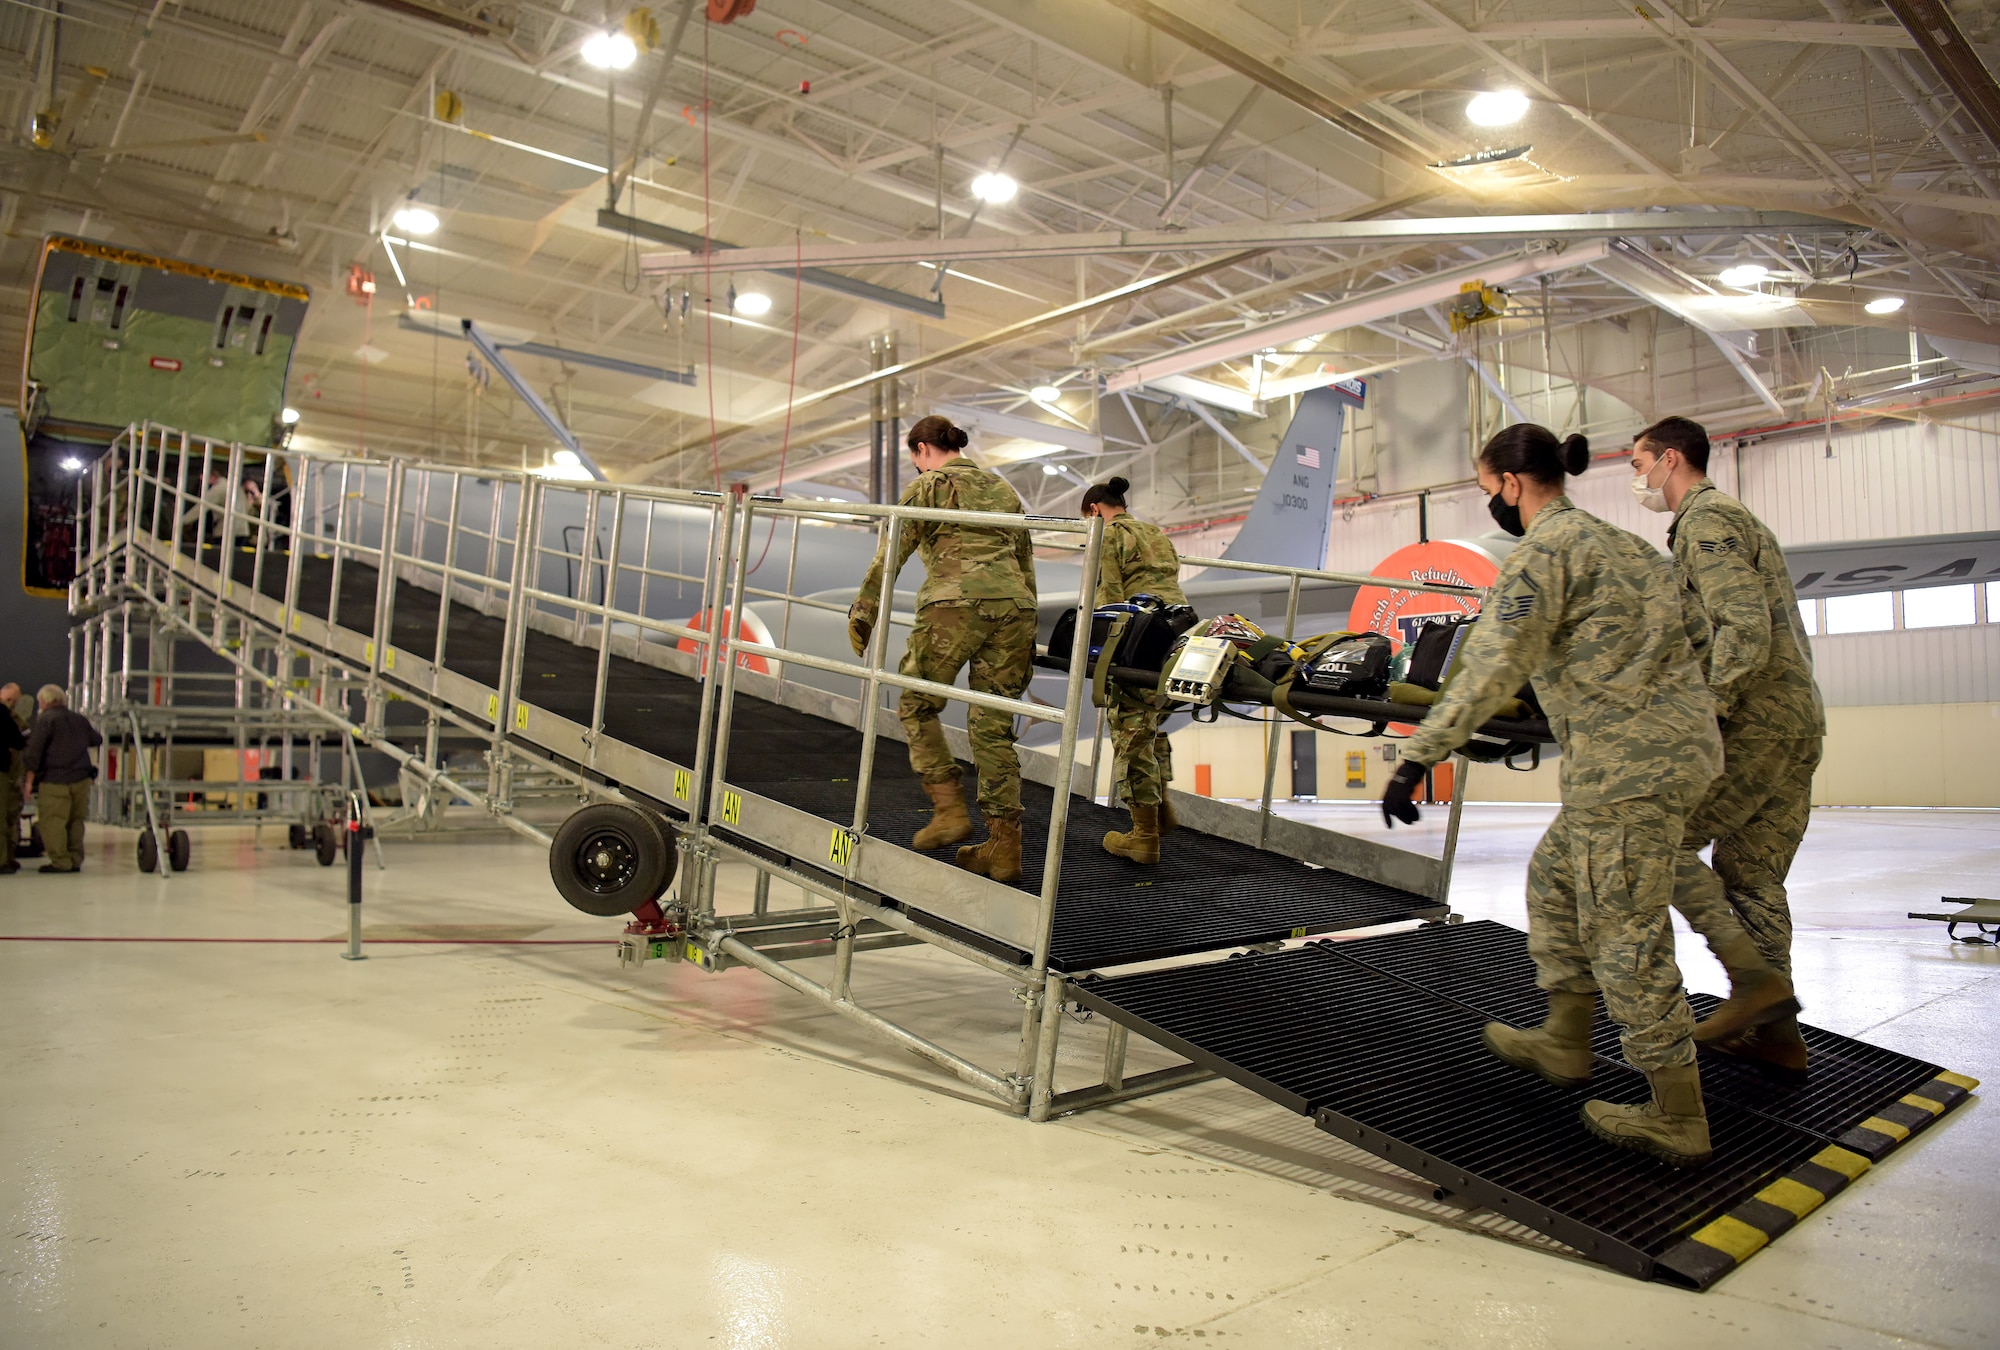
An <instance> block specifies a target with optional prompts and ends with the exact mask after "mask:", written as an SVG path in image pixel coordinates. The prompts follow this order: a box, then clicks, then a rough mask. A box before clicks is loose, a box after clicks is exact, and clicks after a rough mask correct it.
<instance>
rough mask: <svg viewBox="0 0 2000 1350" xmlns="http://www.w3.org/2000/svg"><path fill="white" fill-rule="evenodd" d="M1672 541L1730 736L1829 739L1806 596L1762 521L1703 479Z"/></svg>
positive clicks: (1699, 652) (1694, 634)
mask: <svg viewBox="0 0 2000 1350" xmlns="http://www.w3.org/2000/svg"><path fill="white" fill-rule="evenodd" d="M1667 542H1668V543H1669V544H1670V545H1671V546H1672V548H1673V551H1674V576H1675V579H1676V580H1678V581H1679V582H1680V584H1681V604H1682V609H1683V611H1684V613H1685V614H1686V617H1687V628H1688V637H1689V639H1690V640H1691V641H1692V642H1693V643H1694V649H1695V655H1696V658H1697V659H1699V660H1700V661H1701V664H1702V669H1703V671H1704V672H1705V673H1706V674H1707V676H1708V687H1709V690H1710V692H1712V693H1713V694H1714V695H1715V711H1716V713H1717V715H1718V716H1720V717H1722V718H1723V719H1724V720H1725V721H1727V722H1728V723H1729V734H1730V736H1731V737H1732V738H1734V737H1739V736H1751V737H1764V738H1771V739H1776V738H1780V737H1794V736H1824V735H1825V734H1826V710H1825V708H1824V706H1823V705H1822V704H1821V702H1820V696H1819V686H1818V685H1817V684H1815V683H1814V682H1813V673H1812V644H1811V643H1810V642H1808V641H1807V639H1806V633H1805V625H1804V624H1803V623H1802V622H1801V621H1800V619H1799V597H1798V594H1797V592H1795V591H1794V590H1793V589H1792V578H1791V574H1790V573H1789V572H1787V571H1786V569H1785V555H1784V554H1783V553H1782V552H1781V551H1780V550H1779V548H1778V541H1777V539H1776V538H1775V537H1774V536H1773V535H1772V534H1771V531H1770V530H1769V529H1768V528H1766V526H1765V524H1764V522H1763V521H1761V520H1759V519H1757V517H1755V516H1753V515H1751V514H1750V511H1749V509H1748V508H1747V507H1745V506H1744V505H1743V503H1742V502H1739V501H1737V500H1736V499H1735V498H1734V497H1731V496H1730V495H1728V494H1727V493H1725V492H1720V491H1718V490H1717V489H1716V486H1715V484H1713V483H1711V482H1709V481H1708V480H1707V479H1706V478H1704V479H1702V480H1701V481H1700V482H1699V483H1697V484H1695V485H1694V487H1693V488H1691V489H1690V490H1689V491H1688V494H1687V496H1685V497H1683V498H1681V504H1680V509H1679V510H1677V511H1675V512H1674V523H1673V525H1672V526H1671V527H1670V528H1669V529H1668V531H1667Z"/></svg>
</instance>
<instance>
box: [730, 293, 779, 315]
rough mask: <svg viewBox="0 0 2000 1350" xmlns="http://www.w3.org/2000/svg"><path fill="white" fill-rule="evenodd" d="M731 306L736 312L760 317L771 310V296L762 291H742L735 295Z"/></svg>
mask: <svg viewBox="0 0 2000 1350" xmlns="http://www.w3.org/2000/svg"><path fill="white" fill-rule="evenodd" d="M733 308H734V309H735V310H736V312H737V313H738V314H742V315H746V316H748V317H749V318H752V319H755V318H760V317H762V316H763V315H766V314H769V313H770V312H771V297H770V296H768V295H766V294H764V292H762V291H743V292H741V293H740V294H738V295H737V297H736V303H735V305H734V306H733Z"/></svg>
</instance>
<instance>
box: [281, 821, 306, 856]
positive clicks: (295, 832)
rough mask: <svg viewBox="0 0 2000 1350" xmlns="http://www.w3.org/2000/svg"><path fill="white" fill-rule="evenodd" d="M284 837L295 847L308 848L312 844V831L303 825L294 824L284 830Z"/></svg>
mask: <svg viewBox="0 0 2000 1350" xmlns="http://www.w3.org/2000/svg"><path fill="white" fill-rule="evenodd" d="M285 839H286V841H287V842H289V843H290V844H291V846H292V847H293V848H295V849H300V850H304V849H309V848H311V847H312V846H313V835H312V831H311V830H309V829H307V828H306V827H305V826H303V825H294V826H292V827H291V828H289V829H287V830H286V831H285Z"/></svg>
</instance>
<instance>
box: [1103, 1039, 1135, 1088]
mask: <svg viewBox="0 0 2000 1350" xmlns="http://www.w3.org/2000/svg"><path fill="white" fill-rule="evenodd" d="M1131 1035H1132V1033H1131V1032H1129V1031H1127V1030H1126V1029H1125V1024H1124V1023H1123V1022H1113V1023H1111V1024H1110V1025H1109V1026H1107V1027H1106V1028H1105V1029H1104V1086H1105V1087H1107V1088H1110V1089H1111V1090H1112V1091H1113V1092H1116V1091H1118V1090H1119V1089H1120V1088H1122V1087H1124V1086H1125V1046H1126V1043H1127V1042H1128V1041H1129V1040H1130V1039H1131Z"/></svg>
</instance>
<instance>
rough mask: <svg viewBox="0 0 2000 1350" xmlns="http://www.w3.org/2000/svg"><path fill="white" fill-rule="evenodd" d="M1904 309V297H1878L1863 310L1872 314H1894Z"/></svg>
mask: <svg viewBox="0 0 2000 1350" xmlns="http://www.w3.org/2000/svg"><path fill="white" fill-rule="evenodd" d="M1902 307H1903V297H1902V296H1900V295H1878V296H1876V297H1875V298H1874V299H1873V300H1870V301H1869V302H1868V303H1867V304H1865V305H1863V306H1862V307H1861V308H1863V309H1865V310H1867V311H1868V312H1869V313H1870V314H1894V313H1895V312H1896V311H1897V310H1899V309H1901V308H1902Z"/></svg>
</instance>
